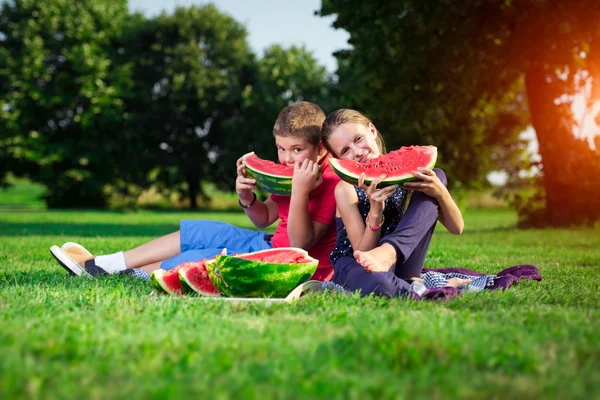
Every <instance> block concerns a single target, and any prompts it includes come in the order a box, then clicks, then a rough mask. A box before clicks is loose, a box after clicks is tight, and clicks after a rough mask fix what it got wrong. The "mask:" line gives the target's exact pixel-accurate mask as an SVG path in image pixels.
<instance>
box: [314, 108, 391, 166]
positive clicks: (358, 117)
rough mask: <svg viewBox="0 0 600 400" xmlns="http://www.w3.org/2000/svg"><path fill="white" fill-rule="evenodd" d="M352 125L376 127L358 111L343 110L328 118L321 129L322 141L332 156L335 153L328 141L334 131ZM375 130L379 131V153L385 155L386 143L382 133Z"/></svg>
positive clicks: (377, 141) (377, 140) (376, 139)
mask: <svg viewBox="0 0 600 400" xmlns="http://www.w3.org/2000/svg"><path fill="white" fill-rule="evenodd" d="M352 123H354V124H361V125H364V126H366V127H368V126H369V124H371V125H373V126H375V124H373V121H371V120H370V119H369V118H368V117H366V116H365V115H364V114H362V113H360V112H359V111H356V110H351V109H349V108H341V109H339V110H336V111H334V112H332V113H331V114H329V115H328V116H327V118H326V119H325V122H323V127H322V128H321V139H322V140H323V145H324V146H325V148H326V149H327V150H328V151H329V152H330V153H331V154H333V155H335V153H334V152H333V151H331V148H330V147H329V144H328V142H327V139H329V137H330V136H331V135H332V134H333V130H334V129H335V128H337V127H338V126H340V125H343V124H352ZM375 130H376V131H377V137H376V138H375V142H376V143H377V147H379V151H380V152H381V154H385V152H386V149H385V143H384V142H383V137H382V136H381V133H379V130H377V128H375Z"/></svg>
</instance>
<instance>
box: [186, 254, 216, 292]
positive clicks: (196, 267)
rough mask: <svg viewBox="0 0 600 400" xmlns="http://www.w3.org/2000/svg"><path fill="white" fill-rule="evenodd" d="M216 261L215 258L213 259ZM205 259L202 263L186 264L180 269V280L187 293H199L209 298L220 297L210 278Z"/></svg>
mask: <svg viewBox="0 0 600 400" xmlns="http://www.w3.org/2000/svg"><path fill="white" fill-rule="evenodd" d="M213 259H214V258H213ZM207 261H208V260H207V259H206V258H205V259H203V260H201V261H196V262H186V263H183V264H181V265H180V266H181V268H180V269H179V280H180V282H181V286H182V288H183V291H184V292H185V293H198V294H201V295H207V296H218V295H219V292H218V291H217V289H215V287H214V285H213V284H212V282H211V281H210V279H209V278H208V272H206V262H207Z"/></svg>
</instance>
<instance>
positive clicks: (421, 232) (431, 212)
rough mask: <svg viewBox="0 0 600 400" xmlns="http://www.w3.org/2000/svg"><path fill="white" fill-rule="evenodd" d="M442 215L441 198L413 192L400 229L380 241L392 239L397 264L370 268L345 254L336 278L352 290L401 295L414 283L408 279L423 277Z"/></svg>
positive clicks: (441, 176)
mask: <svg viewBox="0 0 600 400" xmlns="http://www.w3.org/2000/svg"><path fill="white" fill-rule="evenodd" d="M433 171H435V173H436V175H437V176H438V178H439V179H440V181H441V182H442V183H443V184H444V185H446V186H447V185H448V180H447V178H446V174H445V173H444V171H442V170H441V169H439V168H434V169H433ZM438 216H439V205H438V203H437V201H436V200H435V199H434V198H432V197H429V196H427V195H426V194H424V193H421V192H413V194H412V196H411V199H410V202H409V204H408V207H407V209H406V212H405V213H404V216H403V217H402V219H401V220H400V223H399V224H398V226H397V227H396V229H395V230H394V231H393V232H392V233H390V234H389V235H387V236H385V237H383V238H381V240H380V241H379V244H380V245H381V244H384V243H388V244H390V245H392V246H393V247H394V248H395V249H396V260H397V261H396V264H395V265H393V266H392V268H391V269H390V271H389V272H373V273H370V272H367V271H366V270H365V268H364V267H363V266H362V265H360V264H359V263H358V262H357V261H356V259H355V258H354V257H351V256H346V257H341V258H340V259H338V260H337V261H336V263H335V264H334V265H333V268H334V271H335V273H334V275H333V282H335V283H337V284H339V285H342V286H344V287H345V288H346V289H348V290H350V291H353V292H354V291H356V290H360V294H361V296H366V295H368V294H371V293H373V294H375V295H382V296H388V297H391V296H397V295H398V294H400V293H402V292H406V291H407V290H408V288H409V286H410V284H409V283H408V282H407V280H410V279H411V278H413V277H419V276H420V274H421V271H422V269H423V264H424V262H425V255H426V254H427V249H428V248H429V243H430V241H431V236H432V235H433V231H434V229H435V225H436V222H437V219H438Z"/></svg>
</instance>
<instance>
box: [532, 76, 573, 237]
mask: <svg viewBox="0 0 600 400" xmlns="http://www.w3.org/2000/svg"><path fill="white" fill-rule="evenodd" d="M555 79H556V78H555ZM525 88H526V91H527V100H528V104H529V113H530V117H531V123H532V125H533V128H534V129H535V133H536V136H537V140H538V144H539V153H540V156H541V158H542V174H543V185H544V189H545V191H546V207H545V213H544V218H545V219H546V221H544V222H546V223H548V224H550V225H558V226H560V225H568V224H571V223H573V222H574V220H577V219H578V218H573V217H574V216H573V215H572V212H571V210H570V208H569V198H571V197H572V196H576V195H577V194H576V193H577V186H576V184H577V182H574V181H575V179H573V178H574V177H573V176H569V175H570V174H569V172H570V170H571V166H572V165H573V158H574V157H575V158H576V155H575V154H572V153H573V150H574V149H575V147H576V146H574V145H575V137H574V136H573V133H572V131H571V129H572V128H571V124H570V123H568V121H567V120H566V117H567V116H568V115H569V114H565V111H568V110H565V109H564V108H566V107H569V106H570V105H568V104H560V105H557V104H555V103H554V99H555V98H557V97H558V96H559V95H560V94H561V93H559V88H558V87H557V84H556V83H553V82H548V81H547V75H546V73H545V71H544V70H543V69H542V68H541V67H532V68H530V69H529V71H527V73H526V75H525Z"/></svg>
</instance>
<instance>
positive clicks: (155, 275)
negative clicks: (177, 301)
mask: <svg viewBox="0 0 600 400" xmlns="http://www.w3.org/2000/svg"><path fill="white" fill-rule="evenodd" d="M182 267H183V264H181V265H178V266H176V267H175V268H173V269H169V270H164V269H157V270H155V271H152V274H151V275H150V281H151V282H152V286H154V287H155V288H157V289H159V290H161V291H164V292H167V293H169V294H172V295H183V288H182V286H181V281H180V280H179V270H180V269H181V268H182Z"/></svg>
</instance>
